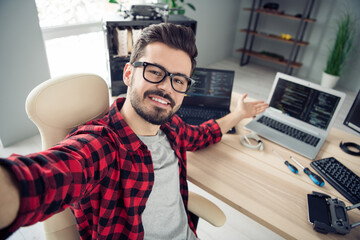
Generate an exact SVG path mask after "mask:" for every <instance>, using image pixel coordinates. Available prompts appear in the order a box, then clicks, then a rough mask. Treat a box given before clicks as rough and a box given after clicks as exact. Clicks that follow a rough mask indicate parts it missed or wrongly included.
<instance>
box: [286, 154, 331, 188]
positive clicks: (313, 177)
mask: <svg viewBox="0 0 360 240" xmlns="http://www.w3.org/2000/svg"><path fill="white" fill-rule="evenodd" d="M290 158H291V159H292V160H293V161H294V162H296V163H297V165H299V166H300V167H301V168H302V169H303V170H304V173H306V175H308V176H309V178H310V179H311V180H312V181H313V182H314V183H315V184H316V185H318V186H320V187H322V186H324V184H325V182H324V180H323V179H322V178H321V177H320V176H318V175H316V174H315V173H313V172H312V171H310V169H309V168H307V167H304V166H303V165H301V164H300V163H299V162H298V161H296V160H295V158H293V157H292V156H290Z"/></svg>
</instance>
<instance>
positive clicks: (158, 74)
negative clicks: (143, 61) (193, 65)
mask: <svg viewBox="0 0 360 240" xmlns="http://www.w3.org/2000/svg"><path fill="white" fill-rule="evenodd" d="M144 77H145V79H146V80H148V81H150V82H153V83H158V82H161V81H162V80H163V79H164V78H165V77H166V72H165V71H164V70H163V69H161V68H159V67H157V66H154V65H147V66H146V67H145V69H144ZM188 82H189V81H188V79H187V78H186V77H184V76H182V75H176V74H172V75H171V85H172V87H173V88H174V89H175V90H176V91H179V92H186V91H187V89H188V84H189V83H188Z"/></svg>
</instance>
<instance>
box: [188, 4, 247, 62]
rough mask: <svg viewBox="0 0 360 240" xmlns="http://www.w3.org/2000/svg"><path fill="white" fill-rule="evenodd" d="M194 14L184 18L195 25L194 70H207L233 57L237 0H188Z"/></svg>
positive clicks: (189, 11) (237, 10)
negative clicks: (196, 56) (205, 67)
mask: <svg viewBox="0 0 360 240" xmlns="http://www.w3.org/2000/svg"><path fill="white" fill-rule="evenodd" d="M188 2H191V3H192V4H193V5H194V6H195V7H196V11H193V10H191V9H190V8H187V9H186V13H185V15H186V16H188V17H190V18H192V19H195V20H196V21H197V32H196V44H197V47H198V51H199V55H198V58H197V61H198V66H202V67H204V66H208V65H210V64H213V63H215V62H218V61H221V60H223V59H225V58H229V57H230V56H232V54H233V46H234V41H235V38H234V36H235V32H236V31H237V26H236V22H237V19H238V15H239V6H240V1H239V0H221V1H219V0H191V1H188Z"/></svg>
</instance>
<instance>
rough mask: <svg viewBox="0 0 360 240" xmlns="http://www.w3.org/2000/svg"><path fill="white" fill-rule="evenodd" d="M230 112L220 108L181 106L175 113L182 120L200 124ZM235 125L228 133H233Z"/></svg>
mask: <svg viewBox="0 0 360 240" xmlns="http://www.w3.org/2000/svg"><path fill="white" fill-rule="evenodd" d="M228 113H230V111H227V110H221V109H206V108H203V107H195V106H194V107H190V106H186V107H181V108H180V109H179V111H178V112H177V113H176V114H177V115H178V116H179V117H180V118H181V119H182V120H183V121H184V122H186V123H188V124H192V125H200V124H202V123H203V122H206V121H207V120H210V119H219V118H222V117H224V116H225V115H226V114H228ZM235 132H236V130H235V127H233V128H231V129H230V130H229V133H235Z"/></svg>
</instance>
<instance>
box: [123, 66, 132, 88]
mask: <svg viewBox="0 0 360 240" xmlns="http://www.w3.org/2000/svg"><path fill="white" fill-rule="evenodd" d="M133 69H134V68H133V66H132V65H131V64H130V63H126V65H125V67H124V71H123V81H124V83H125V85H126V86H128V87H129V86H130V81H131V76H132V73H133Z"/></svg>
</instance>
